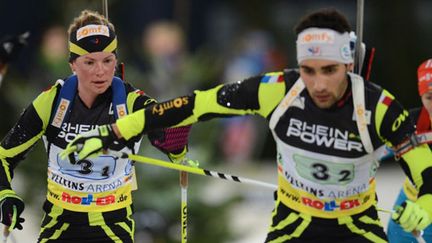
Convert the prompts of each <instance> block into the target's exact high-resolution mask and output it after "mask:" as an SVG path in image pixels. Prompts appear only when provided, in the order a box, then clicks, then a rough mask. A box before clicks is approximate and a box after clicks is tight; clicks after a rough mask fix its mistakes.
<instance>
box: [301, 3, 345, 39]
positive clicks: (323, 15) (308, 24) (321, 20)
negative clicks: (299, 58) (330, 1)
mask: <svg viewBox="0 0 432 243" xmlns="http://www.w3.org/2000/svg"><path fill="white" fill-rule="evenodd" d="M312 27H315V28H326V29H332V30H335V31H337V32H339V33H344V32H350V31H351V27H350V25H349V23H348V20H347V18H346V17H345V16H344V15H343V14H342V13H340V12H339V11H337V10H336V9H334V8H324V9H320V10H317V11H315V12H312V13H310V14H308V15H306V16H304V17H303V18H301V19H300V22H299V23H298V24H297V25H296V26H295V28H294V31H295V33H296V35H298V34H299V33H300V32H302V31H303V30H305V29H307V28H312Z"/></svg>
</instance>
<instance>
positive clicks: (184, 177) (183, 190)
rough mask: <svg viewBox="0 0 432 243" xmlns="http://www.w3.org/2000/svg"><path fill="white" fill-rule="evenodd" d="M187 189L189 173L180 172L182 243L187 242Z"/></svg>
mask: <svg viewBox="0 0 432 243" xmlns="http://www.w3.org/2000/svg"><path fill="white" fill-rule="evenodd" d="M187 187H188V173H187V172H184V171H180V188H181V226H182V227H181V242H182V243H186V242H187V218H188V217H187V214H188V207H187Z"/></svg>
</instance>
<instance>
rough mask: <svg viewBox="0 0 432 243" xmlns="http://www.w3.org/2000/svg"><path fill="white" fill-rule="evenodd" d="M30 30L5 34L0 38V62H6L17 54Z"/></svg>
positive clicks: (25, 43)
mask: <svg viewBox="0 0 432 243" xmlns="http://www.w3.org/2000/svg"><path fill="white" fill-rule="evenodd" d="M29 36H30V32H25V33H22V34H20V35H16V36H6V37H5V38H3V39H1V40H0V62H1V63H8V62H10V61H11V60H13V59H14V58H16V57H17V56H18V54H19V53H20V51H21V50H22V49H23V47H24V46H26V45H27V39H28V37H29Z"/></svg>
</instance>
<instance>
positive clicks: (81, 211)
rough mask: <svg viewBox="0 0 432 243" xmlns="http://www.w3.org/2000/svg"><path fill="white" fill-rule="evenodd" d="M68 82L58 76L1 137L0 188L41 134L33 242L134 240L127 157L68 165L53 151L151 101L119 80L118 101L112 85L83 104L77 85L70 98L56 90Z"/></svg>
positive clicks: (131, 144) (129, 146)
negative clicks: (41, 186) (42, 177)
mask: <svg viewBox="0 0 432 243" xmlns="http://www.w3.org/2000/svg"><path fill="white" fill-rule="evenodd" d="M118 80H119V79H118ZM67 82H68V81H66V82H63V81H62V80H59V81H58V82H57V83H56V84H55V85H54V86H52V87H51V88H50V89H48V90H46V91H44V92H42V93H41V94H40V95H39V96H38V97H37V98H36V99H35V100H34V101H33V102H32V103H31V104H30V105H29V106H28V107H27V109H25V111H24V112H23V113H22V115H21V117H20V119H19V120H18V122H17V123H16V125H15V126H14V127H13V128H12V129H11V130H10V131H9V133H8V134H7V135H6V137H5V138H4V140H3V141H2V143H1V147H0V160H1V162H2V167H1V168H0V187H1V189H4V188H10V181H11V179H12V177H13V169H14V168H15V167H16V166H17V165H18V163H19V161H21V160H23V159H24V158H25V156H26V154H27V153H28V152H29V151H30V150H31V148H32V147H33V146H34V145H35V144H36V142H37V141H38V140H39V139H40V138H42V139H43V141H44V144H45V148H46V151H47V154H48V178H47V180H48V190H47V200H46V202H45V203H44V206H43V209H44V211H45V216H44V218H43V221H42V228H41V232H40V235H39V239H38V241H39V242H54V241H55V242H76V241H77V240H79V241H82V240H86V241H85V242H113V241H115V242H133V234H134V227H135V225H134V221H133V220H132V217H131V216H132V213H133V208H132V196H131V191H132V190H133V187H134V186H135V184H134V182H135V175H134V169H133V163H132V161H129V160H124V159H116V158H114V157H112V156H110V155H102V156H100V157H98V158H95V159H86V160H81V161H78V162H77V163H76V164H71V163H70V162H69V160H62V159H61V158H60V156H58V154H59V152H61V151H62V149H63V148H65V147H66V145H67V143H68V142H70V141H71V140H73V139H74V138H75V136H76V135H77V134H78V133H81V132H85V131H88V130H91V129H94V128H95V127H97V126H98V125H102V124H106V123H112V122H115V120H116V116H115V114H119V117H121V116H122V115H125V114H127V113H132V112H133V111H136V110H139V109H142V108H143V107H145V106H147V105H148V104H151V103H154V102H155V100H154V99H152V98H150V97H148V96H147V95H145V94H144V93H143V92H142V91H140V90H137V89H135V88H134V87H132V86H131V85H130V84H127V83H124V82H123V81H119V82H117V84H118V85H120V87H119V91H118V93H120V94H121V95H120V96H119V97H122V98H119V99H120V101H118V103H119V105H117V106H116V105H114V101H113V100H115V99H116V96H115V95H114V93H115V92H114V91H113V90H114V87H113V86H111V87H110V88H109V89H108V90H107V91H106V92H105V93H103V94H101V95H99V96H98V97H97V99H96V101H95V102H94V104H93V105H92V107H90V108H88V107H86V105H85V104H84V103H83V102H82V100H81V99H80V98H79V96H78V95H76V92H77V91H76V87H75V88H71V89H72V90H70V91H71V92H72V97H71V99H70V100H67V99H65V98H64V97H62V92H61V90H64V89H66V88H64V86H66V85H63V83H67ZM62 87H63V88H62ZM117 87H118V86H117ZM73 89H75V90H73ZM69 93H70V92H69ZM117 98H118V97H117ZM67 104H70V106H69V107H70V108H69V109H66V108H65V107H66V105H67ZM65 117H66V118H65ZM63 118H65V119H63ZM140 143H141V136H136V137H134V138H132V139H131V140H129V141H127V143H125V144H124V145H121V144H116V145H114V146H115V147H116V148H115V149H118V150H122V151H125V152H127V153H136V152H137V151H138V149H139V145H140Z"/></svg>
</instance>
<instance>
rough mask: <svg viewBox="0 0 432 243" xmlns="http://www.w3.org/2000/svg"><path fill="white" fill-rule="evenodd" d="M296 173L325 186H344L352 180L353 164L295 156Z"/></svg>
mask: <svg viewBox="0 0 432 243" xmlns="http://www.w3.org/2000/svg"><path fill="white" fill-rule="evenodd" d="M293 158H294V161H295V164H296V166H295V167H296V170H297V173H298V174H299V175H300V176H301V177H303V178H304V179H307V180H309V181H313V182H315V183H318V184H326V185H346V184H348V183H350V182H352V181H353V180H354V171H355V167H354V164H340V163H334V162H329V161H324V160H318V159H315V158H309V157H306V156H302V155H298V154H295V155H294V156H293Z"/></svg>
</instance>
